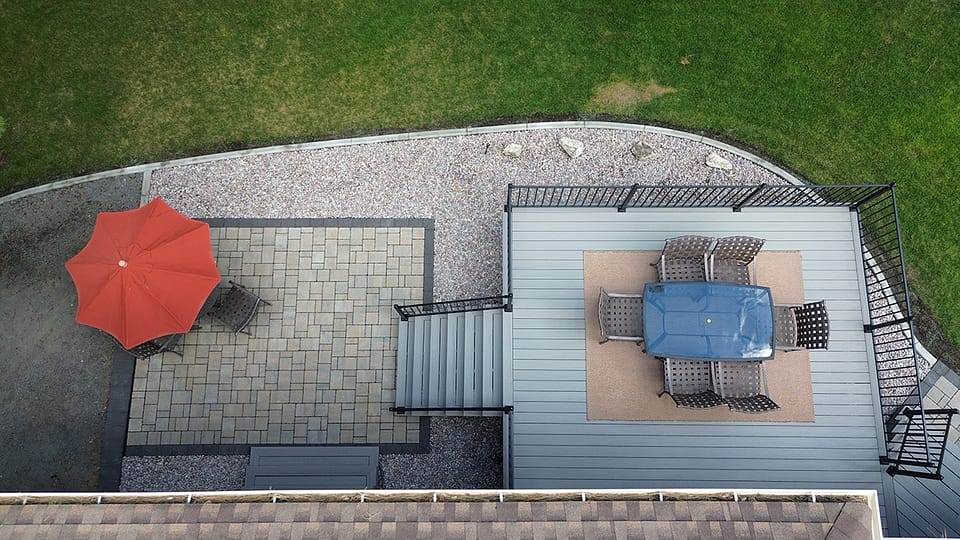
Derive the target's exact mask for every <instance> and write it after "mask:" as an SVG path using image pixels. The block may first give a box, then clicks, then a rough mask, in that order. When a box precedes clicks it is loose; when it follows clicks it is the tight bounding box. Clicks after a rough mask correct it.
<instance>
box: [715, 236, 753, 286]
mask: <svg viewBox="0 0 960 540" xmlns="http://www.w3.org/2000/svg"><path fill="white" fill-rule="evenodd" d="M764 242H766V241H765V240H764V239H763V238H754V237H752V236H727V237H724V238H718V239H717V245H716V246H714V248H713V251H712V252H711V253H710V261H709V267H710V273H709V279H710V281H722V282H724V283H739V284H741V285H749V284H750V283H751V280H750V264H751V263H754V262H755V261H756V258H757V254H758V253H760V249H761V248H763V244H764ZM753 273H754V278H756V273H757V272H756V265H754V272H753Z"/></svg>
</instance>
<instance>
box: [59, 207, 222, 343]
mask: <svg viewBox="0 0 960 540" xmlns="http://www.w3.org/2000/svg"><path fill="white" fill-rule="evenodd" d="M66 267H67V271H68V272H70V277H71V278H73V283H74V285H76V287H77V322H78V323H81V324H86V325H88V326H93V327H94V328H99V329H101V330H103V331H104V332H107V333H109V334H110V335H112V336H113V337H115V338H116V339H117V341H119V342H120V344H121V345H123V346H124V347H125V348H127V349H129V348H131V347H135V346H137V345H140V344H141V343H144V342H146V341H149V340H151V339H153V338H156V337H159V336H164V335H168V334H179V333H185V332H188V331H189V330H190V328H191V327H192V326H193V324H194V321H195V320H196V318H197V313H199V311H200V308H201V307H203V304H204V302H206V299H207V297H208V296H209V295H210V293H211V292H212V291H213V289H214V288H216V287H217V285H219V284H220V273H219V272H217V263H216V261H214V259H213V249H212V248H211V246H210V226H209V225H207V224H206V223H203V222H201V221H197V220H194V219H190V218H188V217H186V216H184V215H182V214H180V213H179V212H177V211H176V210H174V209H173V208H170V207H169V206H167V204H166V203H165V202H163V200H162V199H160V198H159V197H158V198H156V199H154V200H153V201H151V202H150V203H149V204H147V205H145V206H143V207H140V208H137V209H135V210H128V211H125V212H102V213H100V214H99V215H98V216H97V223H96V225H95V226H94V229H93V236H91V238H90V241H89V242H88V243H87V245H86V246H85V247H84V248H83V249H82V250H81V251H80V253H77V254H76V256H74V257H73V258H72V259H70V260H69V261H67V264H66Z"/></svg>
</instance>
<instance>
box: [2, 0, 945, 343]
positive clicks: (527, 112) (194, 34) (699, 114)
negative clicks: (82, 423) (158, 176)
mask: <svg viewBox="0 0 960 540" xmlns="http://www.w3.org/2000/svg"><path fill="white" fill-rule="evenodd" d="M958 65H960V3H957V2H951V1H939V2H937V1H922V2H920V1H904V2H883V1H878V2H854V1H847V2H834V1H807V2H786V1H784V2H764V3H760V4H755V3H752V2H738V1H719V0H718V1H714V2H709V3H704V2H679V1H670V2H636V1H622V2H596V1H590V0H585V1H553V2H540V1H533V2H525V1H510V2H494V1H491V2H448V1H444V2H428V1H420V2H408V1H401V2H374V1H370V2H366V1H354V2H350V1H347V2H335V1H323V2H307V3H301V2H269V3H268V2H253V1H249V2H242V1H230V2H212V3H208V5H203V3H200V4H199V5H191V6H190V7H185V4H183V3H180V2H168V1H152V2H126V1H125V2H119V1H114V0H101V1H98V2H35V1H11V0H0V116H2V117H3V118H4V119H5V121H6V132H5V133H4V134H2V135H0V193H4V192H9V191H14V190H17V189H21V188H25V187H28V186H30V185H33V184H38V183H44V182H49V181H52V180H54V179H57V178H64V177H69V176H73V175H77V174H82V173H87V172H93V171H98V170H104V169H109V168H114V167H119V166H124V165H130V164H134V163H141V162H148V161H155V160H160V159H165V158H171V157H177V156H187V155H194V154H201V153H207V152H211V151H218V150H226V149H231V148H239V147H250V146H262V145H268V144H274V143H281V142H290V141H303V140H311V139H317V138H324V137H333V136H343V135H354V134H369V133H376V132H381V131H390V130H409V129H415V128H431V127H454V126H465V125H470V124H477V123H491V122H495V121H499V120H501V119H504V120H506V119H518V118H523V119H528V118H539V117H561V118H576V117H581V116H590V117H597V116H599V115H604V114H605V115H612V116H615V117H622V118H625V119H632V120H636V121H653V122H660V123H666V124H670V125H674V126H678V127H681V128H686V129H691V130H703V131H708V132H711V133H713V134H716V135H719V136H721V137H726V138H729V139H733V140H736V141H740V142H742V143H745V144H747V145H749V146H751V147H753V148H755V149H757V150H758V151H760V152H762V153H764V154H766V155H767V156H769V157H771V158H772V159H774V160H776V161H778V162H781V163H784V164H786V165H788V166H789V167H791V168H793V169H794V170H796V171H798V172H799V173H801V174H802V175H803V176H805V177H806V178H808V179H810V180H812V181H815V182H819V183H888V182H897V185H898V198H899V202H900V210H901V220H902V223H903V225H904V227H905V230H904V233H905V234H904V247H905V249H906V253H907V258H908V261H909V272H910V278H911V284H912V287H913V289H914V290H915V291H916V292H918V293H919V294H920V296H921V298H922V299H923V300H924V301H925V303H926V304H927V305H929V306H930V307H931V309H932V311H933V313H934V315H935V316H936V317H937V318H938V320H939V321H940V322H941V323H942V325H943V327H944V330H945V331H946V332H947V334H948V336H949V337H950V338H951V339H952V341H953V342H954V343H960V212H958V210H957V208H958V206H960V205H958V203H960V196H958V190H960V183H958V180H960V178H958V172H957V171H958V170H960V144H958V142H957V141H958V134H960V67H958ZM655 180H656V179H651V181H655Z"/></svg>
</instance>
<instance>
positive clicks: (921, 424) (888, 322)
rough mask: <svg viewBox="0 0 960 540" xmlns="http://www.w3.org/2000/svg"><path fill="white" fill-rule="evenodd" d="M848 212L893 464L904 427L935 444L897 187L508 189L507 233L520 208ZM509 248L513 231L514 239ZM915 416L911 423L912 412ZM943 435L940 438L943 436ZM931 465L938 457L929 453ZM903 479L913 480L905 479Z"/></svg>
mask: <svg viewBox="0 0 960 540" xmlns="http://www.w3.org/2000/svg"><path fill="white" fill-rule="evenodd" d="M763 207H766V208H771V207H776V208H786V207H795V208H796V207H803V208H810V207H846V208H849V209H850V210H851V211H855V212H857V214H858V218H859V233H860V240H861V246H862V253H861V259H862V262H863V268H864V273H865V276H866V294H867V298H868V299H869V313H870V323H869V324H867V325H865V326H864V331H865V332H868V333H870V334H871V336H872V338H873V344H874V360H875V363H876V371H877V382H878V387H879V394H880V408H881V414H882V417H883V418H882V420H883V425H884V437H885V440H886V446H887V447H886V449H885V450H886V455H885V456H881V458H882V459H883V460H886V461H888V462H889V460H890V459H893V457H892V456H894V454H896V453H897V452H899V451H900V447H901V444H902V441H903V438H904V434H905V430H906V429H907V428H906V427H905V426H907V425H911V426H912V428H911V429H913V430H914V431H913V432H912V434H911V437H913V438H914V439H916V438H917V437H919V438H920V440H922V441H923V448H927V449H929V448H930V447H931V442H930V440H929V434H928V431H927V428H926V423H925V420H924V419H925V415H924V414H923V405H922V400H921V397H922V396H921V393H920V377H919V366H918V357H917V352H916V348H915V346H914V333H913V324H912V321H913V315H912V312H911V310H910V300H909V292H908V289H907V279H906V269H905V265H904V261H903V249H902V245H901V240H900V236H901V235H900V222H899V217H898V215H897V204H896V194H895V189H894V186H893V184H890V185H877V184H873V185H835V186H817V185H792V184H789V185H767V184H760V185H756V186H710V185H695V186H694V185H687V186H666V185H640V184H633V185H629V186H514V185H510V186H509V187H508V189H507V203H506V205H505V210H506V212H507V213H508V216H507V227H508V228H511V227H512V219H511V216H510V215H509V213H510V212H511V211H512V209H513V208H610V209H616V210H617V211H620V212H624V211H627V210H628V209H632V208H730V209H731V210H732V211H734V212H739V211H740V210H741V209H743V208H763ZM507 238H508V242H509V239H510V238H511V231H509V230H508V231H507ZM506 266H507V267H506V269H505V271H506V272H507V276H506V284H507V285H506V288H507V293H508V294H512V292H513V285H512V273H513V254H512V250H510V249H509V247H508V249H507V257H506ZM907 410H909V411H912V412H911V415H912V416H910V419H911V420H910V421H905V420H907V418H906V416H905V414H906V413H905V411H907ZM938 435H939V434H938ZM925 456H926V459H927V460H928V462H929V463H930V464H931V465H932V464H933V460H935V459H938V458H937V456H935V455H933V454H931V453H930V452H925ZM900 474H909V473H906V472H903V471H902V470H901V471H900Z"/></svg>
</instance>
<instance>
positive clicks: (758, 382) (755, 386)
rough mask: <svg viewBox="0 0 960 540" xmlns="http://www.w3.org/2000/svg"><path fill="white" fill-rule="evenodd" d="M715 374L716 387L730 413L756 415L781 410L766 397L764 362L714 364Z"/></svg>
mask: <svg viewBox="0 0 960 540" xmlns="http://www.w3.org/2000/svg"><path fill="white" fill-rule="evenodd" d="M713 370H714V374H713V376H714V385H715V387H716V388H717V389H718V390H719V392H720V398H721V399H722V400H723V402H724V403H726V404H727V407H730V410H731V411H734V412H742V413H750V414H757V413H768V412H773V411H777V410H779V409H780V406H779V405H777V403H776V402H775V401H773V400H772V399H770V397H769V396H767V393H768V390H767V373H766V371H764V368H763V362H762V361H759V360H742V361H727V362H714V363H713Z"/></svg>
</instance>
